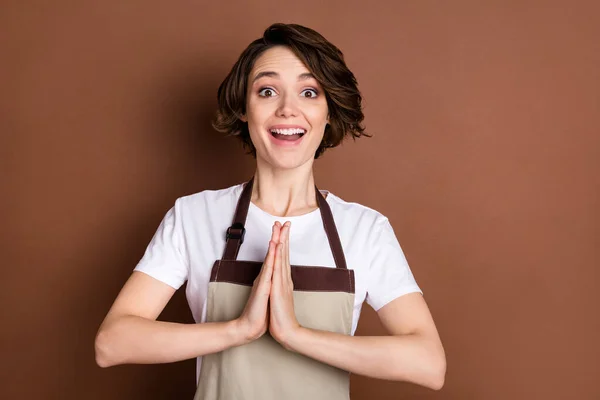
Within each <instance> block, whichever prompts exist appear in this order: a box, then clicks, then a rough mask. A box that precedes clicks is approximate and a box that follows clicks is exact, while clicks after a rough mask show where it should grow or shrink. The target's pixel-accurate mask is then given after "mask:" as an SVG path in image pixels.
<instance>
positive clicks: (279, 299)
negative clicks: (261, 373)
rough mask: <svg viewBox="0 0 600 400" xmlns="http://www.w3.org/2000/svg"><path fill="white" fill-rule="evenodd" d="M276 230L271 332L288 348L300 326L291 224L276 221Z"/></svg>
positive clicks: (270, 305)
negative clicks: (296, 306)
mask: <svg viewBox="0 0 600 400" xmlns="http://www.w3.org/2000/svg"><path fill="white" fill-rule="evenodd" d="M275 224H276V226H275V228H274V229H275V230H277V231H280V233H279V243H278V244H277V247H276V249H275V259H274V263H273V277H272V282H271V292H270V295H269V299H270V303H269V310H270V316H269V333H270V334H271V336H272V337H273V338H274V339H275V340H277V341H278V342H279V343H280V344H281V345H282V346H283V347H286V348H287V344H286V343H287V340H289V338H290V337H291V336H292V335H294V334H295V333H296V332H297V330H298V329H299V328H300V324H299V323H298V320H297V319H296V314H295V313H294V283H293V282H292V269H291V266H290V251H289V249H290V247H289V242H290V241H289V238H290V226H291V223H290V222H289V221H288V222H286V223H285V224H284V225H283V227H282V228H280V227H279V226H280V224H279V222H276V223H275Z"/></svg>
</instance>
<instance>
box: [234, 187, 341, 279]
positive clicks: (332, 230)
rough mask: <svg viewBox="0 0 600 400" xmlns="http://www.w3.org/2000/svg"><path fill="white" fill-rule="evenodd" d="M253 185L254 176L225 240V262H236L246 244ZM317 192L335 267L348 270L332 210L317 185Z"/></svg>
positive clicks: (244, 193)
mask: <svg viewBox="0 0 600 400" xmlns="http://www.w3.org/2000/svg"><path fill="white" fill-rule="evenodd" d="M253 183H254V176H253V177H252V178H251V179H250V180H249V181H248V183H246V185H245V187H244V190H243V191H242V194H241V195H240V198H239V200H238V203H237V206H236V209H235V213H234V217H233V224H232V225H231V226H230V227H229V228H227V233H226V234H225V240H227V243H226V244H225V252H224V253H223V258H222V259H223V260H232V261H235V260H236V259H237V255H238V252H239V250H240V246H241V245H242V243H244V235H245V234H246V228H244V224H245V223H246V217H247V216H248V208H249V207H250V201H251V196H252V185H253ZM315 192H316V197H317V204H318V205H319V210H320V211H321V219H322V220H323V227H324V228H325V234H326V235H327V239H328V240H329V246H330V248H331V252H332V254H333V260H334V261H335V266H336V268H340V269H347V266H346V257H345V256H344V251H343V249H342V243H341V241H340V236H339V234H338V231H337V228H336V226H335V222H334V220H333V214H332V213H331V208H330V207H329V204H327V200H326V199H325V198H324V197H323V194H322V193H321V192H320V191H319V189H318V188H317V186H316V185H315Z"/></svg>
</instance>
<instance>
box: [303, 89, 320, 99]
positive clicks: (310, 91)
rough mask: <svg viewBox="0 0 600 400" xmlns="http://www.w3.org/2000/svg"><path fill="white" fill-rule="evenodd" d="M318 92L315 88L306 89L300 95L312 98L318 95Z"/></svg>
mask: <svg viewBox="0 0 600 400" xmlns="http://www.w3.org/2000/svg"><path fill="white" fill-rule="evenodd" d="M317 95H318V93H317V91H316V90H315V89H304V90H303V91H302V93H300V96H302V97H306V98H307V99H311V98H313V97H317Z"/></svg>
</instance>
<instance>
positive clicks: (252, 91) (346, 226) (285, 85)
mask: <svg viewBox="0 0 600 400" xmlns="http://www.w3.org/2000/svg"><path fill="white" fill-rule="evenodd" d="M218 97H219V110H218V113H217V119H216V122H215V128H216V129H217V130H219V131H221V132H226V133H228V134H232V135H235V136H237V137H238V138H239V139H240V140H241V141H242V143H243V144H244V146H246V147H247V148H248V149H249V151H250V153H251V154H252V155H253V156H254V157H255V158H256V171H255V173H254V176H253V177H252V179H250V180H249V181H248V182H244V183H242V184H238V185H235V186H232V187H229V188H226V189H221V190H205V191H202V192H199V193H196V194H193V195H189V196H184V197H181V198H178V199H177V200H176V202H175V205H174V206H173V207H172V208H171V209H170V210H169V211H168V212H167V214H166V216H165V217H164V219H163V221H162V222H161V224H160V226H159V228H158V230H157V232H156V234H155V235H154V237H153V238H152V241H151V242H150V244H149V245H148V248H147V249H146V253H145V254H144V257H143V258H142V259H141V260H140V262H139V264H138V265H137V266H136V268H135V270H134V272H133V273H132V275H131V277H130V278H129V280H128V281H127V282H126V284H125V286H124V287H123V289H122V290H121V292H120V293H119V295H118V297H117V299H116V300H115V302H114V304H113V306H112V307H111V309H110V311H109V312H108V315H107V316H106V318H105V320H104V322H103V323H102V325H101V327H100V329H99V331H98V335H97V338H96V359H97V363H98V364H99V365H100V366H102V367H106V366H111V365H116V364H124V363H165V362H173V361H179V360H184V359H188V358H192V357H197V381H198V389H197V392H196V398H197V399H259V398H260V399H284V398H285V399H296V398H297V399H307V398H310V399H320V398H323V399H346V398H348V390H349V373H348V372H351V373H355V374H361V375H366V376H370V377H375V378H381V379H390V380H401V381H409V382H413V383H416V384H419V385H423V386H426V387H429V388H432V389H439V388H441V387H442V385H443V382H444V376H445V369H446V363H445V356H444V350H443V347H442V345H441V342H440V339H439V336H438V333H437V330H436V327H435V325H434V322H433V320H432V317H431V315H430V313H429V310H428V308H427V305H426V303H425V301H424V299H423V296H422V292H421V290H420V289H419V287H418V286H417V283H416V282H415V280H414V277H413V275H412V273H411V271H410V268H409V266H408V264H407V262H406V259H405V257H404V254H403V252H402V250H401V248H400V245H399V243H398V241H397V239H396V237H395V235H394V232H393V229H392V227H391V225H390V223H389V221H388V219H387V218H386V217H385V216H383V215H382V214H380V213H378V212H377V211H375V210H372V209H370V208H368V207H365V206H362V205H360V204H357V203H349V202H345V201H344V200H342V199H341V198H339V197H337V196H336V195H334V194H333V193H330V192H327V191H319V190H318V189H317V187H316V186H315V184H314V176H313V162H314V160H315V159H316V158H318V157H319V156H320V155H321V154H323V152H324V150H325V149H326V148H328V147H335V146H337V145H338V144H339V143H341V142H342V140H343V139H344V138H345V137H346V136H352V137H353V138H357V137H360V136H363V135H366V134H365V133H364V131H363V127H362V125H361V122H362V120H363V113H362V110H361V96H360V93H359V91H358V89H357V86H356V80H355V78H354V75H353V74H352V72H350V70H349V69H348V68H347V67H346V65H345V63H344V60H343V56H342V53H341V52H340V51H339V50H338V49H337V48H336V47H335V46H334V45H332V44H331V43H329V42H328V41H327V40H326V39H325V38H323V37H322V36H321V35H320V34H318V33H317V32H315V31H313V30H311V29H308V28H306V27H303V26H299V25H285V24H274V25H272V26H271V27H269V28H268V29H267V30H266V31H265V33H264V36H263V38H260V39H257V40H256V41H254V42H252V43H251V44H250V45H249V46H248V48H247V49H246V50H245V51H244V52H243V53H242V55H241V56H240V58H239V60H238V61H237V62H236V64H235V65H234V67H233V69H232V70H231V72H230V74H229V75H228V76H227V78H226V79H225V80H224V82H223V83H222V84H221V86H220V88H219V94H218ZM281 222H284V223H283V225H282V223H281ZM265 254H266V255H265ZM186 280H187V282H188V284H187V290H186V294H187V298H188V302H189V305H190V308H191V311H192V313H193V315H194V319H195V321H196V322H198V323H197V324H176V323H169V322H162V321H156V318H157V317H158V315H159V314H160V313H161V311H162V310H163V308H164V307H165V305H166V304H167V302H168V301H169V299H170V298H171V296H172V295H173V293H174V292H175V290H177V289H178V288H179V287H180V286H181V285H182V284H183V283H184V282H185V281H186ZM364 300H366V301H367V303H369V304H370V305H371V306H372V307H373V308H374V309H375V310H376V311H377V313H378V316H379V318H380V319H381V322H382V324H383V325H384V326H385V328H386V329H387V330H388V331H389V335H388V336H377V337H354V336H353V334H354V331H355V329H356V325H357V323H358V317H359V314H360V309H361V306H362V303H363V301H364Z"/></svg>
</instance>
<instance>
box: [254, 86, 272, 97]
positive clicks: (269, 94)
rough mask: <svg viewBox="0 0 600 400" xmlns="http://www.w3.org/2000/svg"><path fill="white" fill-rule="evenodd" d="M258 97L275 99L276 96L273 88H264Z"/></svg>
mask: <svg viewBox="0 0 600 400" xmlns="http://www.w3.org/2000/svg"><path fill="white" fill-rule="evenodd" d="M258 95H259V96H262V97H273V96H275V90H273V89H271V88H262V89H260V90H259V92H258Z"/></svg>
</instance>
